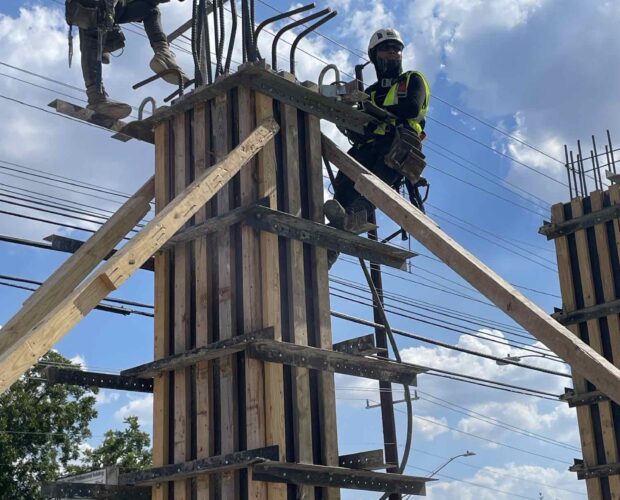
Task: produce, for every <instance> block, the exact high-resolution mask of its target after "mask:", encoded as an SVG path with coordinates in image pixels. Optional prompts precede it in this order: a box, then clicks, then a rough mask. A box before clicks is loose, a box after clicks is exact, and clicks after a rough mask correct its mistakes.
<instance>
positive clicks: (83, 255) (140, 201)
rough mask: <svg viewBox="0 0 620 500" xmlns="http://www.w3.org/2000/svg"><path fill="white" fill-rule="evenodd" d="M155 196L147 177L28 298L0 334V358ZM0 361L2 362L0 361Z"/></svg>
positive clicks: (106, 251)
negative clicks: (134, 192)
mask: <svg viewBox="0 0 620 500" xmlns="http://www.w3.org/2000/svg"><path fill="white" fill-rule="evenodd" d="M154 195H155V179H154V178H153V177H151V178H150V179H149V180H148V181H147V182H146V183H145V184H144V185H143V186H142V187H141V188H140V189H139V190H138V191H136V194H134V195H133V196H132V197H131V198H130V199H129V200H127V201H126V202H125V203H124V204H123V205H122V206H121V207H120V208H119V209H118V211H117V212H116V213H115V214H114V215H113V216H112V217H110V219H109V220H108V221H107V222H106V223H105V224H104V225H103V226H101V228H100V229H99V230H98V231H97V232H96V233H95V234H93V235H92V236H91V237H90V238H89V239H88V240H87V241H86V242H85V243H84V244H83V245H82V246H81V247H80V248H79V249H78V250H77V251H76V252H75V253H74V254H73V255H72V256H71V257H69V258H68V259H67V260H66V261H65V262H64V263H63V264H62V265H61V266H60V267H59V268H58V269H57V270H56V271H54V273H53V274H52V275H51V276H50V277H49V278H48V279H47V280H46V281H45V282H44V283H43V284H42V285H41V286H40V287H39V288H37V290H36V291H35V292H33V293H32V295H30V297H28V299H27V300H26V301H25V302H24V304H23V306H22V308H21V309H20V310H19V311H18V312H17V313H16V314H15V315H14V316H13V317H12V318H11V319H10V320H9V321H8V322H7V323H6V324H5V325H4V326H3V328H2V330H0V355H2V354H4V353H6V352H7V351H8V350H9V349H10V348H11V346H12V345H13V344H14V343H15V342H18V341H19V340H20V338H21V337H22V336H23V334H24V333H25V332H27V331H28V330H30V329H32V328H33V327H34V326H35V325H36V324H37V323H38V322H39V321H41V320H42V319H43V318H44V317H45V315H46V314H47V313H49V312H50V311H51V310H52V309H54V308H55V307H56V306H57V305H58V304H60V302H61V301H62V300H63V299H65V298H66V297H67V295H69V294H70V293H71V292H73V291H74V289H75V287H76V286H78V285H79V284H80V283H81V282H82V280H84V278H86V276H88V275H89V274H90V273H91V272H92V271H93V269H95V268H96V267H97V266H98V265H99V263H100V262H101V260H102V259H104V258H105V257H106V256H107V255H108V254H109V253H110V252H111V251H112V250H113V249H114V247H115V246H116V245H117V244H118V243H119V242H120V241H121V240H122V239H123V237H124V236H125V235H126V234H127V233H128V232H129V231H130V230H131V229H133V228H134V226H135V225H136V224H137V223H138V222H140V220H142V218H143V217H144V216H145V215H146V214H147V213H148V212H149V210H150V208H151V205H150V202H151V200H152V199H153V196H154ZM0 359H2V358H0Z"/></svg>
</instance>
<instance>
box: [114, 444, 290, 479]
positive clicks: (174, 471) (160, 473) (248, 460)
mask: <svg viewBox="0 0 620 500" xmlns="http://www.w3.org/2000/svg"><path fill="white" fill-rule="evenodd" d="M279 450H280V449H279V447H278V446H268V447H266V448H257V449H254V450H246V451H236V452H234V453H229V454H227V455H218V456H215V457H208V458H200V459H198V460H191V461H189V462H184V463H181V464H170V465H164V466H163V467H155V468H153V469H148V470H142V471H138V472H132V473H129V474H121V475H120V477H119V483H121V484H129V485H133V484H142V485H147V484H157V483H162V482H164V481H177V480H178V479H185V478H188V477H194V476H199V475H201V474H214V473H222V472H228V471H231V470H236V469H243V468H245V467H248V466H250V465H252V464H256V463H259V462H263V461H265V460H278V458H279V454H280V451H279Z"/></svg>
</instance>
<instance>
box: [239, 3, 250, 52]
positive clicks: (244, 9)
mask: <svg viewBox="0 0 620 500" xmlns="http://www.w3.org/2000/svg"><path fill="white" fill-rule="evenodd" d="M249 15H250V13H249V11H248V4H247V0H241V33H242V36H241V41H242V43H241V48H242V52H243V58H242V59H241V60H242V61H243V62H246V61H247V60H248V52H249V51H250V49H249V47H250V45H249V42H248V23H247V18H248V16H249Z"/></svg>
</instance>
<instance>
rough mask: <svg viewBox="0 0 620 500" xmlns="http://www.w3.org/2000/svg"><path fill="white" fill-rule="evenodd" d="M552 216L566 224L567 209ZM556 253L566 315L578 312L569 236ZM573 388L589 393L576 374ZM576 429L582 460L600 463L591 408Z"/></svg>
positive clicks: (575, 330)
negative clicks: (565, 212)
mask: <svg viewBox="0 0 620 500" xmlns="http://www.w3.org/2000/svg"><path fill="white" fill-rule="evenodd" d="M551 216H552V218H553V220H554V221H557V222H563V221H564V220H565V218H566V217H565V214H564V205H563V204H561V203H559V204H557V205H553V206H552V207H551ZM555 250H556V255H557V261H558V269H561V270H562V272H560V273H559V278H560V291H561V293H562V304H563V307H564V309H565V310H566V311H574V310H575V309H576V308H577V300H576V296H575V285H574V283H575V277H574V276H573V271H572V265H571V255H570V250H569V245H568V238H567V237H566V236H564V237H561V238H556V239H555ZM569 330H570V332H572V334H573V335H575V336H576V337H579V335H580V333H579V325H571V326H570V327H569ZM573 386H574V388H575V392H577V393H587V392H588V383H587V381H586V379H585V378H584V377H582V376H580V375H579V374H578V373H576V372H575V371H574V370H573ZM577 425H578V427H579V437H580V440H581V450H582V453H583V458H584V460H586V461H587V462H588V463H589V464H595V463H597V460H598V458H597V454H596V443H595V441H594V422H593V418H592V410H591V408H590V406H578V407H577ZM586 489H587V491H588V496H589V497H591V498H595V499H599V498H602V495H603V493H602V489H601V483H600V481H598V480H597V479H594V480H588V481H586Z"/></svg>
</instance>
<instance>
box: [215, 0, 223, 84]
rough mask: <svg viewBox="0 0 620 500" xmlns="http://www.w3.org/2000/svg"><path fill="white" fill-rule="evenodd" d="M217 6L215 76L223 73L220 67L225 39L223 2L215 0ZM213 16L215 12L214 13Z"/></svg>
mask: <svg viewBox="0 0 620 500" xmlns="http://www.w3.org/2000/svg"><path fill="white" fill-rule="evenodd" d="M216 1H217V3H218V6H219V16H220V44H219V45H218V47H217V66H216V68H215V74H216V75H221V74H222V73H223V72H224V71H223V70H224V66H223V65H222V58H223V57H224V38H225V37H226V27H225V26H224V0H216ZM214 15H215V12H214Z"/></svg>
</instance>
